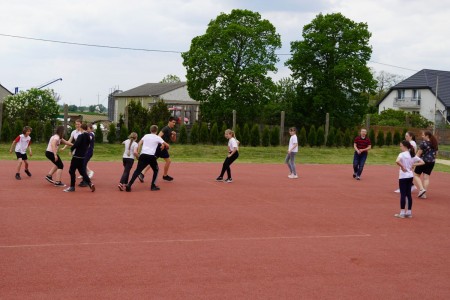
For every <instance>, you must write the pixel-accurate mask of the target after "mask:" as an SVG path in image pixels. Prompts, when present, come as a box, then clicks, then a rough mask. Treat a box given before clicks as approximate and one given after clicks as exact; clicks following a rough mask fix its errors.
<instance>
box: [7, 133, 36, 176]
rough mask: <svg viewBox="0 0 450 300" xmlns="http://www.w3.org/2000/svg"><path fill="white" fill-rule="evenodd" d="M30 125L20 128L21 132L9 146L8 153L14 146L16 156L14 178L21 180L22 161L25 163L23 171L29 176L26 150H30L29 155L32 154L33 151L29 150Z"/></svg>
mask: <svg viewBox="0 0 450 300" xmlns="http://www.w3.org/2000/svg"><path fill="white" fill-rule="evenodd" d="M31 130H32V129H31V127H29V126H25V127H24V128H23V130H22V134H21V135H19V136H18V137H17V138H16V139H15V140H14V141H13V142H12V144H11V148H9V153H12V149H13V148H14V146H15V150H14V151H15V152H16V157H17V161H18V163H17V169H16V179H17V180H21V179H22V178H21V177H20V168H21V167H22V162H23V163H24V165H25V173H26V174H27V175H28V177H31V173H30V171H29V170H28V157H27V150H29V152H30V156H33V152H32V151H31V147H30V145H31V137H30V134H31Z"/></svg>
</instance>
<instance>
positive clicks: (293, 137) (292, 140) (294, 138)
mask: <svg viewBox="0 0 450 300" xmlns="http://www.w3.org/2000/svg"><path fill="white" fill-rule="evenodd" d="M294 144H297V146H295V148H294V149H292V147H294ZM291 149H292V150H291ZM289 150H291V152H298V140H297V135H295V134H294V135H291V138H290V139H289V148H288V151H289Z"/></svg>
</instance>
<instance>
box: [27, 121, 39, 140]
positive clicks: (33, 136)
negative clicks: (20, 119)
mask: <svg viewBox="0 0 450 300" xmlns="http://www.w3.org/2000/svg"><path fill="white" fill-rule="evenodd" d="M38 124H39V123H38V121H36V120H31V121H30V122H29V123H28V126H30V127H31V128H32V131H31V134H30V136H31V140H32V141H33V142H35V143H39V142H40V141H41V137H40V136H39V135H40V134H42V132H41V130H40V128H39V125H38Z"/></svg>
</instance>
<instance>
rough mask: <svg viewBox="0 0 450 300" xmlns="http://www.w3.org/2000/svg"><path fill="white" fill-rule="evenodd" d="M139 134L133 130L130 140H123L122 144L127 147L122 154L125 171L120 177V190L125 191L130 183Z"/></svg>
mask: <svg viewBox="0 0 450 300" xmlns="http://www.w3.org/2000/svg"><path fill="white" fill-rule="evenodd" d="M137 138H138V135H137V133H136V132H132V133H131V134H130V135H129V136H128V140H126V141H123V142H122V145H125V149H124V152H123V155H122V162H123V173H122V177H120V182H119V184H118V187H119V190H121V191H123V190H124V189H125V185H127V184H128V178H129V177H130V171H131V168H132V167H133V164H134V160H135V158H136V157H135V156H134V153H135V152H137V146H138V143H136V140H137Z"/></svg>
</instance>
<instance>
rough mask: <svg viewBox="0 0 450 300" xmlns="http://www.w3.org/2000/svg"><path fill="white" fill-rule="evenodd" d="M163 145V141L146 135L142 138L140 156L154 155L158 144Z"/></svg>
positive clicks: (157, 136) (152, 134)
mask: <svg viewBox="0 0 450 300" xmlns="http://www.w3.org/2000/svg"><path fill="white" fill-rule="evenodd" d="M162 143H164V140H163V139H162V138H161V137H160V136H159V135H156V134H154V133H150V134H146V135H144V137H143V138H142V150H141V154H148V155H155V152H156V148H157V147H158V144H162Z"/></svg>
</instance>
